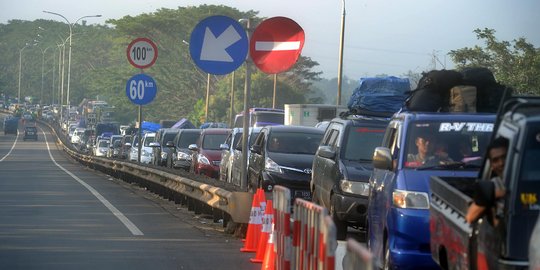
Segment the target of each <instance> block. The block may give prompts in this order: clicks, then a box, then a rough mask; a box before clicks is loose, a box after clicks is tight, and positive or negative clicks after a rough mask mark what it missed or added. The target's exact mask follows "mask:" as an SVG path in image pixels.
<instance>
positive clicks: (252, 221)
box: [240, 190, 262, 252]
mask: <svg viewBox="0 0 540 270" xmlns="http://www.w3.org/2000/svg"><path fill="white" fill-rule="evenodd" d="M260 198H261V191H260V190H257V192H256V193H255V194H254V195H253V201H252V203H251V213H250V215H249V224H248V229H247V234H246V241H245V242H244V247H243V248H241V249H240V251H242V252H255V251H257V245H258V244H259V235H260V232H261V225H262V219H261V216H260V213H259V212H260V211H261V208H260V207H261V203H260Z"/></svg>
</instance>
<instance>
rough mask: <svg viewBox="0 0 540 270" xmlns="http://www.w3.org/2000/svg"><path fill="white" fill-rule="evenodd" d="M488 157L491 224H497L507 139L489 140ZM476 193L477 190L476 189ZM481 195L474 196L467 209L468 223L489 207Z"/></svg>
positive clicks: (503, 190) (500, 204)
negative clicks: (492, 199) (492, 196)
mask: <svg viewBox="0 0 540 270" xmlns="http://www.w3.org/2000/svg"><path fill="white" fill-rule="evenodd" d="M487 151H488V158H489V164H490V166H491V171H492V173H493V175H494V176H493V177H492V178H491V181H492V182H493V183H494V185H495V200H496V202H495V205H494V207H493V208H492V211H493V212H492V217H493V224H494V225H497V223H498V218H497V217H498V216H500V215H501V214H502V211H503V207H504V200H503V198H504V195H505V194H506V189H505V188H504V182H503V180H502V176H503V172H504V166H505V163H506V153H507V151H508V139H506V138H503V137H499V138H496V139H495V140H493V141H492V142H491V144H490V145H489V146H488V150H487ZM477 194H478V191H477ZM480 197H481V196H475V198H474V201H473V203H471V205H470V206H469V208H468V209H467V215H466V217H465V220H466V221H467V222H468V223H472V222H475V221H476V220H477V219H478V218H480V216H481V215H482V214H483V213H484V211H485V210H486V208H488V207H490V205H489V204H488V202H485V201H484V200H483V199H482V198H480Z"/></svg>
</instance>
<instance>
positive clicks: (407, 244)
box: [366, 112, 495, 269]
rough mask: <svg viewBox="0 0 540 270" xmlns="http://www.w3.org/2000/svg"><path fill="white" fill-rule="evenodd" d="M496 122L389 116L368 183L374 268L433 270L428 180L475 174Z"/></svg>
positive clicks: (468, 116) (475, 117)
mask: <svg viewBox="0 0 540 270" xmlns="http://www.w3.org/2000/svg"><path fill="white" fill-rule="evenodd" d="M494 122H495V115H494V114H486V113H474V114H472V113H440V112H431V113H428V112H401V113H397V114H395V115H394V116H393V117H392V119H391V120H390V123H389V125H388V127H387V128H386V131H385V135H384V138H383V142H382V146H380V147H377V148H375V152H374V154H373V167H374V168H373V173H372V174H371V177H370V179H369V185H370V191H369V204H368V211H367V227H368V228H367V235H366V238H367V245H368V247H369V249H370V250H371V252H372V253H373V254H374V256H373V258H375V263H376V265H377V266H378V267H381V268H384V269H392V268H399V269H420V268H436V267H437V265H436V264H435V262H434V261H433V259H432V258H431V252H430V230H429V206H430V196H429V192H430V185H429V180H430V176H433V175H437V176H441V177H475V176H476V175H478V171H479V170H480V166H481V161H482V157H483V155H484V152H485V149H486V147H487V144H488V142H489V140H490V138H491V134H492V131H493V126H494Z"/></svg>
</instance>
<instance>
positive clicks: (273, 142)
mask: <svg viewBox="0 0 540 270" xmlns="http://www.w3.org/2000/svg"><path fill="white" fill-rule="evenodd" d="M322 137H323V134H316V133H300V132H272V133H271V134H270V136H269V138H268V151H269V152H275V153H289V154H311V155H314V154H315V152H316V151H317V148H318V147H319V143H320V142H321V139H322Z"/></svg>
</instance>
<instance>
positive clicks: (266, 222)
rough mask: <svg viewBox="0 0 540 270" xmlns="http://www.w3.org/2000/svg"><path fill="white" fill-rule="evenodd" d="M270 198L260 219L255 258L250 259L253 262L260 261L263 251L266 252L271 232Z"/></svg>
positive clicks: (271, 211) (262, 258) (271, 212)
mask: <svg viewBox="0 0 540 270" xmlns="http://www.w3.org/2000/svg"><path fill="white" fill-rule="evenodd" d="M273 212H274V210H273V209H272V200H268V201H266V209H265V213H264V217H263V219H262V230H261V236H260V237H259V245H258V247H257V254H256V255H255V258H252V259H250V261H251V262H254V263H262V262H263V260H264V253H265V252H266V245H267V243H268V237H269V236H270V234H271V233H272V223H273V219H274V218H273V217H274V214H273Z"/></svg>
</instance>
